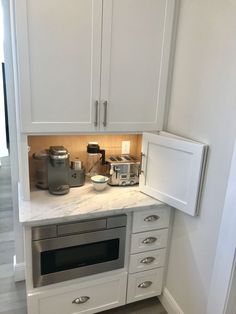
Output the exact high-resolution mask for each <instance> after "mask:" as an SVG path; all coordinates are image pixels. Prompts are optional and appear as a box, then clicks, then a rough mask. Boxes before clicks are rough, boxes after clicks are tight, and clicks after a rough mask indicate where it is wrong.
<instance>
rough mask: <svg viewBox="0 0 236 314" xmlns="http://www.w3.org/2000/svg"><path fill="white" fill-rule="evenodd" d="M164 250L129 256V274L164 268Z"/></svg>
mask: <svg viewBox="0 0 236 314" xmlns="http://www.w3.org/2000/svg"><path fill="white" fill-rule="evenodd" d="M165 257H166V249H160V250H155V251H148V252H144V253H138V254H133V255H131V256H130V263H129V272H130V273H137V272H140V271H145V270H149V269H153V268H157V267H163V266H165Z"/></svg>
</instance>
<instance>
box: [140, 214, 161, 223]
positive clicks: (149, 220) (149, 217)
mask: <svg viewBox="0 0 236 314" xmlns="http://www.w3.org/2000/svg"><path fill="white" fill-rule="evenodd" d="M158 219H160V217H159V216H157V215H151V216H147V217H146V218H144V221H146V222H153V221H157V220H158Z"/></svg>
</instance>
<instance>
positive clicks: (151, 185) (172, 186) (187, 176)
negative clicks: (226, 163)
mask: <svg viewBox="0 0 236 314" xmlns="http://www.w3.org/2000/svg"><path fill="white" fill-rule="evenodd" d="M142 151H143V153H144V158H143V165H142V174H141V176H140V190H141V191H142V192H144V193H146V194H148V195H150V196H152V197H155V198H157V199H159V200H160V201H162V202H164V203H167V204H168V205H171V206H173V207H175V208H177V209H179V210H181V211H183V212H185V213H187V214H189V215H192V216H194V215H196V214H197V210H198V206H199V200H200V192H201V186H202V180H203V174H204V165H205V160H206V153H207V146H206V145H204V144H201V143H197V142H193V141H188V140H186V139H184V138H180V137H177V136H169V137H168V136H167V133H165V134H164V135H162V134H161V133H160V134H151V133H145V134H144V135H143V147H142Z"/></svg>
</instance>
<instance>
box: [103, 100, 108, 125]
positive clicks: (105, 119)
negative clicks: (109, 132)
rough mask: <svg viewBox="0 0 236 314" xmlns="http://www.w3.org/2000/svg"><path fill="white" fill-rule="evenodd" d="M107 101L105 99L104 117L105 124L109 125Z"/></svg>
mask: <svg viewBox="0 0 236 314" xmlns="http://www.w3.org/2000/svg"><path fill="white" fill-rule="evenodd" d="M107 105H108V103H107V101H104V103H103V106H104V118H103V126H104V127H106V126H107Z"/></svg>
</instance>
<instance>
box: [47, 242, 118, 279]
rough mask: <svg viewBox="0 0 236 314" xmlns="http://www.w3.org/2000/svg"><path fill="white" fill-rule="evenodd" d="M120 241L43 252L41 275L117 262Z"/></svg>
mask: <svg viewBox="0 0 236 314" xmlns="http://www.w3.org/2000/svg"><path fill="white" fill-rule="evenodd" d="M118 257H119V239H112V240H106V241H101V242H93V243H89V244H83V245H77V246H72V247H67V248H61V249H56V250H50V251H45V252H41V275H46V274H50V273H55V272H59V271H63V270H67V269H73V268H77V267H84V266H89V265H94V264H98V263H104V262H108V261H112V260H116V259H118Z"/></svg>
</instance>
